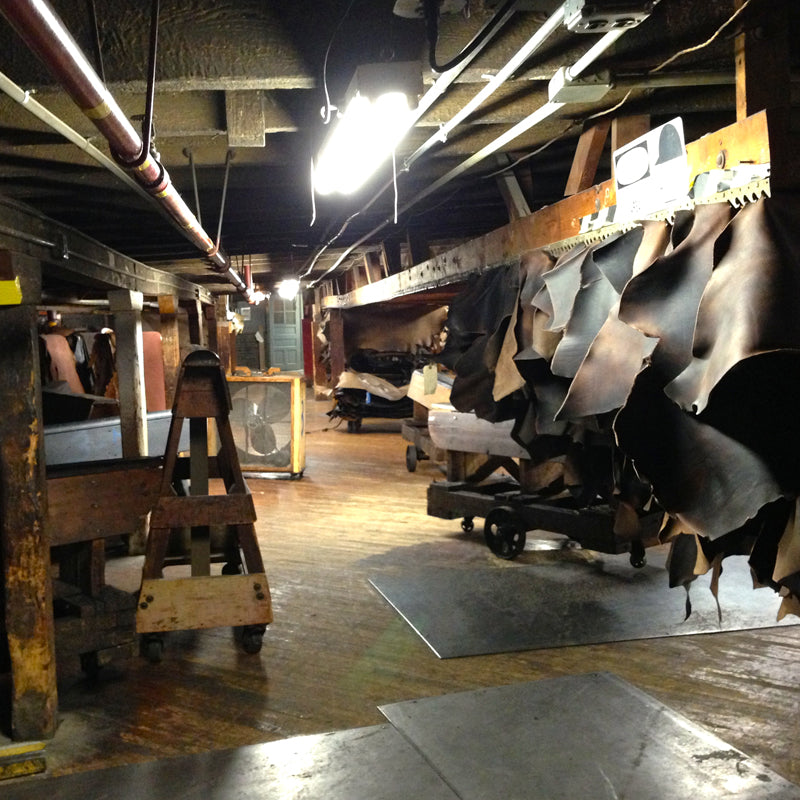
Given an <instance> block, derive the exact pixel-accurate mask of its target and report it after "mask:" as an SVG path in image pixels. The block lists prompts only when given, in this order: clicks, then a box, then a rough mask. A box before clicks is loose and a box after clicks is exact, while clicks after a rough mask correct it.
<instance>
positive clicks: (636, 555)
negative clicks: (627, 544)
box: [630, 540, 647, 569]
mask: <svg viewBox="0 0 800 800" xmlns="http://www.w3.org/2000/svg"><path fill="white" fill-rule="evenodd" d="M630 562H631V566H632V567H635V568H636V569H641V568H642V567H643V566H645V565H646V564H647V556H646V555H645V552H644V545H643V544H642V543H641V542H640V541H638V540H637V541H635V542H631V557H630Z"/></svg>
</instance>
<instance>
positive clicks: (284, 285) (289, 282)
mask: <svg viewBox="0 0 800 800" xmlns="http://www.w3.org/2000/svg"><path fill="white" fill-rule="evenodd" d="M299 291H300V281H298V280H295V279H294V278H287V279H286V280H282V281H281V282H280V283H279V284H278V297H282V298H283V299H284V300H294V299H295V297H297V293H298V292H299Z"/></svg>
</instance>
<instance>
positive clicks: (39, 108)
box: [0, 72, 153, 203]
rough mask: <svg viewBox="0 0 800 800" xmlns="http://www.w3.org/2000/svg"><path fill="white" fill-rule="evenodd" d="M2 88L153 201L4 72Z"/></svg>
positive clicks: (123, 173) (0, 84)
mask: <svg viewBox="0 0 800 800" xmlns="http://www.w3.org/2000/svg"><path fill="white" fill-rule="evenodd" d="M0 90H2V91H3V92H5V93H6V94H7V95H8V96H9V97H10V98H11V99H12V100H13V101H14V102H16V103H19V104H20V105H21V106H22V107H23V108H25V109H27V110H28V111H29V112H30V113H31V114H33V116H34V117H36V118H37V119H39V120H41V121H42V122H44V124H45V125H47V126H49V127H50V128H52V129H53V130H54V131H55V132H56V133H60V134H61V135H62V136H63V137H64V138H65V139H67V140H68V141H70V142H72V144H74V145H75V146H76V147H79V148H80V149H81V150H83V152H84V153H86V155H87V156H89V157H90V158H93V159H94V160H95V161H96V162H97V163H98V164H100V165H101V166H103V167H105V169H107V170H108V171H109V172H112V173H113V174H114V175H115V176H116V177H117V178H119V179H120V180H121V181H122V182H123V183H124V184H125V185H126V186H128V187H129V188H131V189H133V190H134V191H135V192H137V194H140V195H141V196H142V197H144V198H146V199H147V200H148V201H149V202H150V203H152V201H153V198H152V197H151V196H150V195H149V194H148V193H147V192H146V191H145V190H144V189H143V188H142V186H141V184H139V183H138V182H137V181H135V180H134V179H133V178H131V176H130V175H128V173H127V172H125V170H124V169H122V168H121V167H119V166H118V165H117V163H116V162H115V161H114V160H113V159H111V158H109V157H108V156H107V155H106V154H105V153H104V152H103V151H102V150H98V148H97V147H95V146H94V145H93V144H92V143H91V142H90V141H89V140H88V139H86V138H85V137H84V136H82V135H81V134H80V133H78V132H77V131H76V130H75V129H74V128H72V127H70V126H69V125H67V123H66V122H64V120H62V119H61V118H60V117H57V116H56V115H55V114H53V112H52V111H49V110H48V109H47V108H45V107H44V106H43V105H42V104H41V103H40V102H38V101H37V100H34V99H33V97H32V96H31V94H30V92H26V91H25V90H24V89H22V88H21V87H20V86H18V85H17V84H16V83H14V81H12V80H11V78H9V77H8V76H7V75H5V74H4V73H2V72H0Z"/></svg>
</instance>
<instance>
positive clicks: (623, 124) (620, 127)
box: [611, 114, 650, 179]
mask: <svg viewBox="0 0 800 800" xmlns="http://www.w3.org/2000/svg"><path fill="white" fill-rule="evenodd" d="M649 130H650V116H649V115H648V114H639V115H636V116H631V117H615V118H614V119H613V120H612V121H611V153H612V155H613V153H614V151H616V150H618V149H619V148H620V147H622V146H623V145H626V144H628V142H632V141H633V140H634V139H638V138H639V137H640V136H644V134H645V133H647V132H648V131H649ZM611 177H612V179H613V177H614V159H613V158H612V159H611Z"/></svg>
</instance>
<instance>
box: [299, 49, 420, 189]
mask: <svg viewBox="0 0 800 800" xmlns="http://www.w3.org/2000/svg"><path fill="white" fill-rule="evenodd" d="M421 89H422V73H421V71H420V66H419V63H418V62H397V63H394V62H390V63H387V64H364V65H362V66H361V67H359V68H358V69H357V70H356V74H355V76H354V78H353V80H352V82H351V83H350V88H349V89H348V91H347V98H348V100H347V104H346V106H345V110H344V113H342V114H341V115H340V116H339V117H338V119H337V120H336V122H335V123H334V128H333V130H332V131H331V133H330V134H329V135H328V138H327V139H326V140H325V143H324V144H323V146H322V150H321V151H320V154H319V157H318V159H317V162H316V165H315V168H314V190H315V191H316V192H317V194H321V195H326V194H332V193H334V192H338V193H340V194H351V193H352V192H355V191H356V190H357V189H359V188H360V187H361V186H363V185H364V183H365V182H366V181H367V179H368V178H369V177H370V176H371V175H372V174H373V173H374V172H375V171H376V170H377V169H378V167H380V165H381V164H382V163H383V162H384V161H385V160H386V159H387V158H388V157H389V156H390V155H391V154H392V152H393V151H394V150H395V148H396V147H397V145H398V144H399V143H400V141H401V140H402V139H403V137H404V136H405V135H406V133H407V132H408V130H409V129H410V128H411V126H412V125H413V124H414V116H413V113H412V112H413V109H414V108H415V107H416V104H417V98H418V95H419V93H420V92H421Z"/></svg>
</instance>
